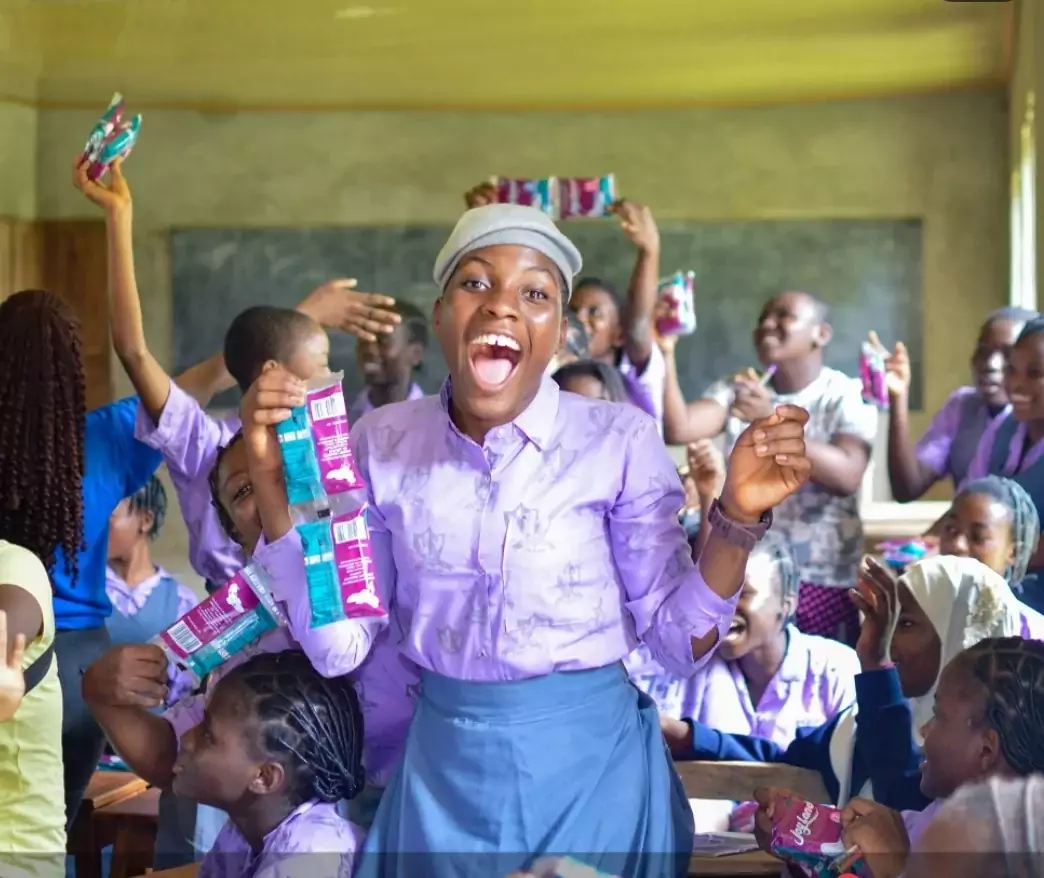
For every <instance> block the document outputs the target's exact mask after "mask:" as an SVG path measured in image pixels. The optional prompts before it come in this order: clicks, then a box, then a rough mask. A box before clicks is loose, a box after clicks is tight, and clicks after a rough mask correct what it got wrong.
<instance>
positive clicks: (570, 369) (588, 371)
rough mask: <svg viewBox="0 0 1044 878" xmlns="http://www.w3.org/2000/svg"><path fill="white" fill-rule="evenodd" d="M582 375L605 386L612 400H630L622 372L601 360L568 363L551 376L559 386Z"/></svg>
mask: <svg viewBox="0 0 1044 878" xmlns="http://www.w3.org/2000/svg"><path fill="white" fill-rule="evenodd" d="M580 377H584V378H593V379H594V380H595V381H597V382H598V383H599V384H601V385H602V387H604V388H605V392H606V394H607V395H608V397H609V400H610V401H611V402H628V401H629V400H630V397H629V396H628V395H627V388H626V387H625V386H624V382H623V378H621V377H620V373H619V372H618V371H617V370H616V369H614V368H613V367H612V366H609V365H607V364H606V363H603V362H601V361H600V360H577V361H576V362H573V363H567V364H566V365H565V366H562V367H561V368H560V369H558V370H556V371H555V374H554V375H552V376H551V378H552V379H553V380H554V382H555V383H556V384H557V385H558V386H559V387H562V386H563V385H565V384H567V383H568V382H569V381H570V380H571V379H573V378H580Z"/></svg>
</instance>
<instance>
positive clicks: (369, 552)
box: [297, 509, 386, 627]
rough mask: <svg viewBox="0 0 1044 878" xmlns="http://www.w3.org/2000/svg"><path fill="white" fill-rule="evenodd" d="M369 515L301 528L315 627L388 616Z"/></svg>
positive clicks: (361, 513) (356, 512)
mask: <svg viewBox="0 0 1044 878" xmlns="http://www.w3.org/2000/svg"><path fill="white" fill-rule="evenodd" d="M365 513H366V511H365V509H357V510H354V511H352V512H347V513H344V514H342V515H337V516H334V517H333V518H325V519H320V520H318V521H314V522H307V523H305V524H300V525H298V526H297V531H298V533H299V534H300V535H301V545H302V548H303V550H304V560H305V577H306V579H307V581H308V597H309V601H310V603H311V607H312V626H313V627H319V626H321V625H329V624H331V623H333V622H338V621H340V620H341V619H345V618H348V619H353V618H359V617H366V616H383V615H385V613H386V611H385V609H384V607H383V606H382V605H381V600H380V596H379V595H378V593H377V577H376V573H375V570H374V563H373V549H372V547H371V545H370V533H369V530H368V529H367V527H366V514H365Z"/></svg>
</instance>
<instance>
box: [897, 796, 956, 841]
mask: <svg viewBox="0 0 1044 878" xmlns="http://www.w3.org/2000/svg"><path fill="white" fill-rule="evenodd" d="M945 801H946V800H945V799H936V800H935V801H934V802H930V803H929V804H928V807H927V808H925V809H924V810H923V811H903V812H902V815H901V816H902V818H903V823H904V824H905V826H906V834H907V836H908V837H909V839H910V848H911V849H913V847H914V845H916V844H917V841H918V839H919V838H920V837H921V836H922V835H923V834H924V831H925V830H926V829H927V828H928V824H929V823H931V822H932V819H933V818H934V817H935V812H936V811H938V810H939V809H940V808H941V807H942V804H943V802H945Z"/></svg>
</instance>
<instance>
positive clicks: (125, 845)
mask: <svg viewBox="0 0 1044 878" xmlns="http://www.w3.org/2000/svg"><path fill="white" fill-rule="evenodd" d="M159 798H160V791H159V790H158V789H156V788H155V787H153V788H152V789H149V790H146V791H145V792H143V793H140V794H139V795H137V796H134V797H132V798H130V799H124V800H123V801H122V802H116V803H114V804H112V805H109V806H107V807H105V808H99V809H98V810H97V811H95V812H94V827H95V828H94V832H95V836H96V837H97V838H99V839H102V840H103V845H104V844H105V843H106V842H107V840H108V839H112V863H111V864H110V865H109V878H130V876H132V875H138V874H141V873H142V872H144V871H145V870H146V869H149V868H151V867H152V862H153V860H154V859H155V854H156V829H157V827H158V825H159ZM77 878H79V876H77Z"/></svg>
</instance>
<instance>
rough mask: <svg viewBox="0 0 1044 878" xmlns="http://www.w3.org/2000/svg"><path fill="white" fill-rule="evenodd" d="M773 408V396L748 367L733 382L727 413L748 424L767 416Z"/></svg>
mask: <svg viewBox="0 0 1044 878" xmlns="http://www.w3.org/2000/svg"><path fill="white" fill-rule="evenodd" d="M774 409H775V396H774V395H773V393H772V391H771V390H769V389H768V387H766V386H765V385H764V384H762V383H761V379H760V378H758V376H757V373H755V372H754V370H753V369H748V370H747V372H746V374H743V375H739V376H737V377H736V380H735V381H734V382H733V396H732V407H731V408H730V409H729V414H731V415H732V416H733V417H734V418H739V419H740V420H741V421H746V422H747V423H748V424H752V423H754V421H757V420H759V419H760V418H767V417H768V416H769V415H771V414H772V412H773V410H774Z"/></svg>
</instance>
